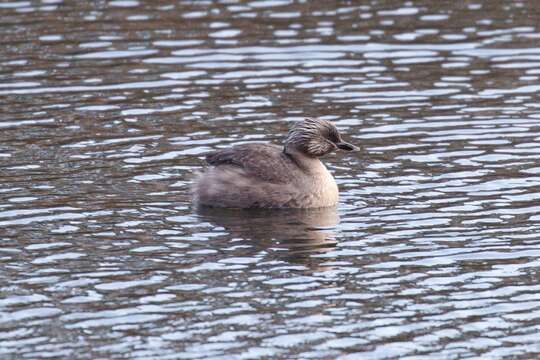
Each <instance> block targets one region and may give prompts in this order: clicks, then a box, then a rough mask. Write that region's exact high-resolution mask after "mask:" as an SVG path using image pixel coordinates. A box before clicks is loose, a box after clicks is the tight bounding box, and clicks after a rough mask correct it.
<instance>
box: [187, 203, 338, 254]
mask: <svg viewBox="0 0 540 360" xmlns="http://www.w3.org/2000/svg"><path fill="white" fill-rule="evenodd" d="M197 212H198V215H199V216H200V217H201V220H205V221H208V222H210V223H212V224H214V225H216V226H220V227H223V228H225V230H226V231H227V232H228V236H229V237H231V238H237V239H238V238H239V239H243V240H244V241H245V242H248V243H249V245H251V246H253V247H254V248H259V249H260V248H264V249H265V250H267V251H268V252H269V253H271V254H273V255H274V256H276V257H277V258H279V259H281V260H287V261H290V262H294V263H303V264H306V263H309V262H312V260H313V259H312V257H311V255H312V254H320V253H324V252H327V251H330V250H332V249H333V248H334V247H335V246H336V241H335V233H334V229H335V226H336V225H337V224H338V223H339V216H338V214H337V211H336V209H335V208H324V209H310V210H228V209H214V208H200V209H198V210H197Z"/></svg>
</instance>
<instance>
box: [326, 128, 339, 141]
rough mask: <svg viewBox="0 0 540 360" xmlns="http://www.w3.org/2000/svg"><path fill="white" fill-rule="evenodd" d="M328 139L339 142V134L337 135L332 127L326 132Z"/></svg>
mask: <svg viewBox="0 0 540 360" xmlns="http://www.w3.org/2000/svg"><path fill="white" fill-rule="evenodd" d="M328 140H330V141H331V142H333V143H336V142H339V135H338V133H337V131H335V130H333V129H332V130H330V131H329V133H328Z"/></svg>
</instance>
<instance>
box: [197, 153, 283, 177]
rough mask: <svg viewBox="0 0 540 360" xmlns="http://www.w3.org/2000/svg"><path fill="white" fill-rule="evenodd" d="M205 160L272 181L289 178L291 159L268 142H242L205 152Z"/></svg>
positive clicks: (214, 164) (211, 163) (213, 164)
mask: <svg viewBox="0 0 540 360" xmlns="http://www.w3.org/2000/svg"><path fill="white" fill-rule="evenodd" d="M206 162H207V163H208V164H210V165H212V166H221V165H233V166H238V167H240V168H242V169H243V170H244V171H245V172H246V173H247V174H248V175H250V176H255V177H257V178H259V179H261V180H264V181H269V182H272V183H287V182H289V181H290V180H291V176H292V175H291V170H292V169H291V160H290V159H289V157H287V155H285V154H284V153H283V151H282V149H281V148H280V147H278V146H276V145H270V144H243V145H236V146H232V147H230V148H226V149H222V150H216V151H212V152H210V153H207V154H206Z"/></svg>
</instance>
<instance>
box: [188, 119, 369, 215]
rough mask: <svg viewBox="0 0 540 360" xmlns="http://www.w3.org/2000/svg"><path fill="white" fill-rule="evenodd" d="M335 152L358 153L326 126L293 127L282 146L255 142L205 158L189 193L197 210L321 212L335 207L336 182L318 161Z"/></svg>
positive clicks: (299, 124) (315, 122)
mask: <svg viewBox="0 0 540 360" xmlns="http://www.w3.org/2000/svg"><path fill="white" fill-rule="evenodd" d="M337 149H341V150H345V151H354V150H358V148H357V147H356V146H354V145H352V144H349V143H347V142H345V141H343V139H342V138H341V135H340V134H339V131H338V130H337V128H336V127H335V126H334V125H333V124H332V123H331V122H329V121H326V120H322V119H316V118H306V119H304V120H303V121H299V122H297V123H295V124H294V125H293V126H292V127H291V129H290V130H289V133H288V135H287V138H286V139H285V142H284V145H283V146H278V145H273V144H264V143H254V144H242V145H235V146H232V147H229V148H226V149H220V150H216V151H212V152H209V153H207V154H206V162H207V163H208V164H209V165H210V168H209V169H208V170H207V171H206V172H205V173H203V174H200V175H199V176H198V179H196V181H195V183H194V185H193V188H192V192H193V198H194V202H195V203H196V204H197V205H200V206H210V207H221V208H323V207H330V206H335V205H336V204H337V202H338V197H339V195H338V186H337V184H336V181H335V180H334V177H333V176H332V174H330V172H329V171H328V170H327V169H326V167H325V166H324V164H323V163H322V162H321V161H320V160H319V158H320V157H322V156H324V155H326V154H328V153H330V152H332V151H334V150H337Z"/></svg>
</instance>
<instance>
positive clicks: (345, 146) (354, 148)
mask: <svg viewBox="0 0 540 360" xmlns="http://www.w3.org/2000/svg"><path fill="white" fill-rule="evenodd" d="M336 146H337V147H338V148H339V149H341V150H345V151H358V150H360V148H359V147H358V146H354V145H353V144H349V143H348V142H345V141H341V142H338V143H336Z"/></svg>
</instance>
